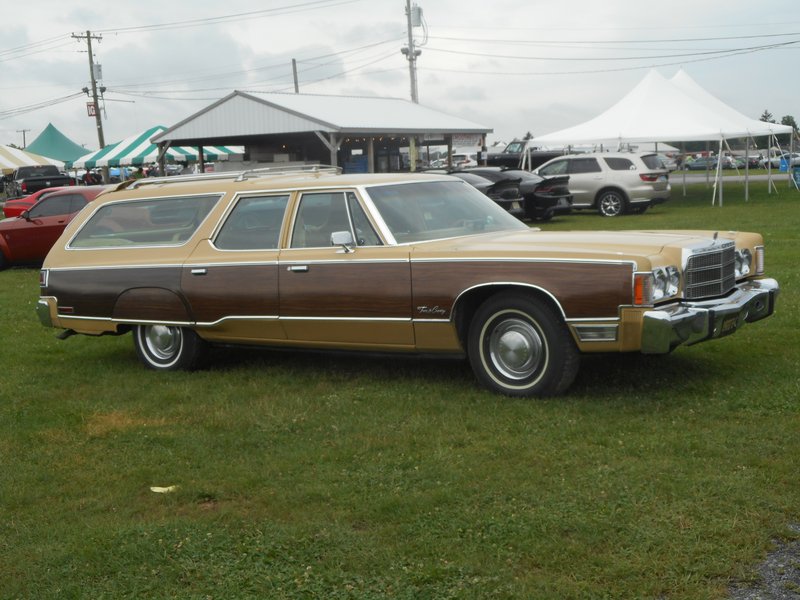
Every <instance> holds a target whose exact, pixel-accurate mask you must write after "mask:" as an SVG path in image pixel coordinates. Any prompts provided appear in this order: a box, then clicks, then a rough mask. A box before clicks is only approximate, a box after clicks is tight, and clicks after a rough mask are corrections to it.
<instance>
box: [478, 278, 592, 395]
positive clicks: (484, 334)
mask: <svg viewBox="0 0 800 600" xmlns="http://www.w3.org/2000/svg"><path fill="white" fill-rule="evenodd" d="M467 347H468V356H469V361H470V365H471V366H472V370H473V371H474V372H475V375H476V377H477V378H478V380H479V381H480V382H481V383H482V384H483V385H485V386H486V387H488V388H489V389H492V390H494V391H496V392H500V393H501V394H505V395H508V396H553V395H556V394H560V393H562V392H564V391H565V390H566V389H567V388H568V387H569V386H570V385H571V384H572V382H573V380H574V379H575V376H576V375H577V373H578V366H579V364H580V356H579V354H578V349H577V348H576V347H575V343H574V341H573V340H572V337H571V336H570V333H569V331H568V330H567V327H566V325H565V324H564V322H563V321H562V320H561V318H560V317H559V315H557V314H556V312H555V311H554V310H553V309H552V308H551V307H550V306H548V305H547V304H545V303H543V302H540V301H538V300H536V299H535V298H532V297H530V296H527V295H525V294H520V293H511V294H508V293H504V294H502V295H501V294H497V295H495V296H492V297H491V298H489V299H488V300H487V301H486V302H484V303H483V304H482V305H481V307H480V308H479V309H478V310H477V312H476V313H475V316H474V317H473V319H472V323H471V325H470V329H469V338H468V346H467Z"/></svg>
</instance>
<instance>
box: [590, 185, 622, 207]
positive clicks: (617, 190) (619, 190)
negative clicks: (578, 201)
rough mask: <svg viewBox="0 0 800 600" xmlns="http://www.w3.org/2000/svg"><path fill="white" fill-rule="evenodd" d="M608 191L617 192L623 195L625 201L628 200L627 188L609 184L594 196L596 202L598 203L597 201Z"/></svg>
mask: <svg viewBox="0 0 800 600" xmlns="http://www.w3.org/2000/svg"><path fill="white" fill-rule="evenodd" d="M606 192H617V193H618V194H619V195H620V196H622V200H623V201H624V202H628V200H629V198H628V194H626V193H625V190H623V189H622V188H618V187H614V186H613V185H607V186H606V187H604V188H602V189H601V190H600V191H599V192H597V193H596V194H595V196H594V203H595V205H597V201H598V199H599V198H600V196H602V195H603V194H605V193H606Z"/></svg>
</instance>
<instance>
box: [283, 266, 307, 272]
mask: <svg viewBox="0 0 800 600" xmlns="http://www.w3.org/2000/svg"><path fill="white" fill-rule="evenodd" d="M286 270H287V271H291V272H292V273H308V265H291V266H290V267H288V268H287V269H286Z"/></svg>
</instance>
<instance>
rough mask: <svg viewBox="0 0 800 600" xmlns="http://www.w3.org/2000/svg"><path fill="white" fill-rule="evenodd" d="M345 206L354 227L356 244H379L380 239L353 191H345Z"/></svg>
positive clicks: (380, 243)
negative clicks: (348, 210)
mask: <svg viewBox="0 0 800 600" xmlns="http://www.w3.org/2000/svg"><path fill="white" fill-rule="evenodd" d="M347 206H348V208H349V209H350V215H351V216H352V218H353V226H354V227H355V228H356V244H358V245H359V246H380V245H382V242H381V239H380V238H379V237H378V234H377V233H375V229H373V227H372V224H371V223H370V222H369V219H367V214H366V213H365V212H364V209H363V208H361V205H360V204H359V203H358V199H357V198H356V195H355V194H354V193H353V192H347Z"/></svg>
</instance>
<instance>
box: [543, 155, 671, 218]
mask: <svg viewBox="0 0 800 600" xmlns="http://www.w3.org/2000/svg"><path fill="white" fill-rule="evenodd" d="M533 172H534V173H536V174H538V175H541V176H542V177H551V176H553V175H569V191H570V193H571V194H572V196H573V200H572V208H573V209H579V208H594V209H596V210H597V211H598V212H599V213H600V214H601V215H603V216H604V217H616V216H617V215H620V214H622V213H624V212H629V211H630V212H637V213H643V212H644V211H646V210H647V209H648V207H650V206H653V205H655V204H661V203H662V202H666V201H667V200H669V195H670V189H671V188H670V185H669V171H668V170H667V169H665V168H664V166H663V164H662V163H661V159H660V158H659V157H658V154H656V153H654V152H651V153H647V154H634V153H631V152H600V153H596V154H572V155H566V156H559V157H558V158H553V159H551V160H549V161H547V162H546V163H544V164H543V165H541V166H540V167H539V168H537V169H535V170H534V171H533Z"/></svg>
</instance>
